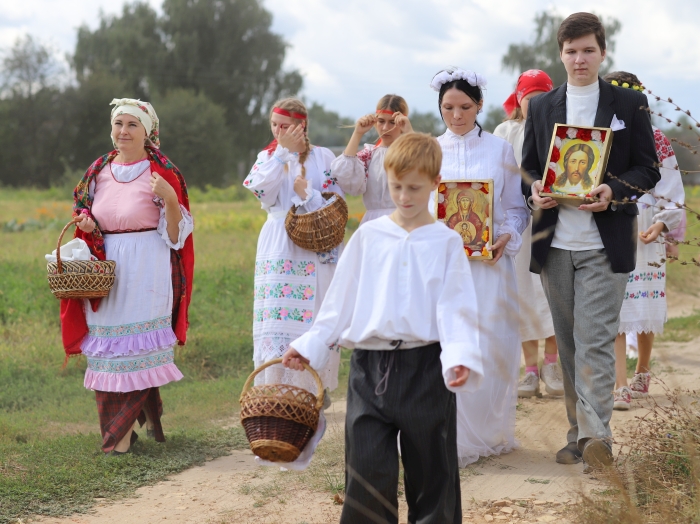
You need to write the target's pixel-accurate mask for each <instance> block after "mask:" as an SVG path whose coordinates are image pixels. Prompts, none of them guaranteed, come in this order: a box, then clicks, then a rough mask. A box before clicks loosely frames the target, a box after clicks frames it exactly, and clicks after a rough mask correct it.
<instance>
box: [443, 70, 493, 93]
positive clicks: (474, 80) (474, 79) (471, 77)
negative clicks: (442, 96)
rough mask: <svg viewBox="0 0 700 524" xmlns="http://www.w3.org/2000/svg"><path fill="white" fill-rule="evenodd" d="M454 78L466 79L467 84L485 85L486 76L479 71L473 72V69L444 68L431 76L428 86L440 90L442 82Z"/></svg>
mask: <svg viewBox="0 0 700 524" xmlns="http://www.w3.org/2000/svg"><path fill="white" fill-rule="evenodd" d="M455 80H466V81H467V83H469V85H472V86H475V87H477V86H478V87H486V78H484V76H482V75H480V74H479V73H475V72H474V71H468V70H465V69H460V68H456V69H445V70H444V71H440V72H439V73H438V74H437V75H435V76H434V77H433V81H432V82H430V87H432V88H433V89H434V90H435V91H438V92H440V88H441V87H442V85H443V84H447V83H448V82H454V81H455Z"/></svg>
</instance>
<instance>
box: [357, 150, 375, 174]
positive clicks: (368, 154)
mask: <svg viewBox="0 0 700 524" xmlns="http://www.w3.org/2000/svg"><path fill="white" fill-rule="evenodd" d="M374 149H375V148H374V147H365V148H364V149H363V150H362V151H360V152H359V153H357V159H358V160H359V161H360V162H362V165H364V166H365V176H366V177H368V176H369V163H370V162H371V161H372V153H374Z"/></svg>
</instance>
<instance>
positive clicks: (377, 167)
mask: <svg viewBox="0 0 700 524" xmlns="http://www.w3.org/2000/svg"><path fill="white" fill-rule="evenodd" d="M387 150H388V148H387V147H384V146H379V147H377V146H375V145H373V144H365V148H364V149H363V150H362V151H360V152H359V153H357V156H347V155H345V154H342V155H340V156H339V157H338V158H336V159H335V160H334V161H333V165H332V170H333V177H335V178H336V179H337V180H338V185H339V186H340V187H341V188H342V189H343V191H344V192H345V194H346V195H362V202H363V203H364V204H365V208H366V209H367V212H366V213H365V215H364V216H363V217H362V221H361V222H360V224H364V223H365V222H369V221H370V220H374V219H375V218H379V217H382V216H384V215H390V214H391V213H392V212H393V211H394V209H396V206H395V205H394V202H393V201H392V200H391V195H389V185H388V183H387V180H386V171H385V170H384V157H385V156H386V152H387Z"/></svg>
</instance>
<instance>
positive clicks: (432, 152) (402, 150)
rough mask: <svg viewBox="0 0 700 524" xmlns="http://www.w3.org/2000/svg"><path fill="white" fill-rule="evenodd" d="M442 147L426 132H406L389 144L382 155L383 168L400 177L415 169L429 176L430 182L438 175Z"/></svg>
mask: <svg viewBox="0 0 700 524" xmlns="http://www.w3.org/2000/svg"><path fill="white" fill-rule="evenodd" d="M441 166H442V149H440V144H438V141H437V140H435V139H434V138H433V137H432V136H430V135H428V134H426V133H407V134H405V135H401V136H400V137H399V138H397V139H396V141H395V142H394V143H393V144H391V147H390V148H389V151H387V153H386V156H385V157H384V170H385V171H387V172H389V170H391V171H392V172H393V173H394V176H395V177H396V178H398V179H401V178H402V177H403V176H404V175H405V174H406V173H408V172H409V171H411V170H413V169H416V170H418V172H419V173H421V174H423V175H425V176H427V177H428V178H430V181H431V182H434V181H435V179H436V178H437V177H438V176H439V175H440V167H441Z"/></svg>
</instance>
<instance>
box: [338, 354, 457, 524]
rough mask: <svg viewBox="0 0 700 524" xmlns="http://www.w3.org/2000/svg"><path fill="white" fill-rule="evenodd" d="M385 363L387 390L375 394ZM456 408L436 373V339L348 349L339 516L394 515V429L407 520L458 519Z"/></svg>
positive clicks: (356, 519) (350, 522)
mask: <svg viewBox="0 0 700 524" xmlns="http://www.w3.org/2000/svg"><path fill="white" fill-rule="evenodd" d="M387 365H388V366H389V375H388V377H387V378H388V380H387V384H386V386H387V387H386V391H385V392H384V393H383V394H381V395H377V394H376V392H375V389H376V388H377V386H378V385H380V391H381V388H382V385H381V384H380V383H381V382H382V379H383V378H384V377H385V375H386V370H387ZM456 409H457V408H456V400H455V395H454V393H451V392H450V391H448V390H447V388H446V387H445V383H444V380H443V378H442V365H441V363H440V345H439V344H431V345H430V346H424V347H420V348H415V349H399V350H396V351H369V350H361V349H356V350H355V351H353V353H352V358H351V360H350V378H349V384H348V406H347V415H346V420H345V503H344V504H343V513H342V515H341V517H340V522H341V523H344V524H363V523H391V524H394V523H396V522H398V497H397V490H398V482H399V456H398V448H397V445H396V438H397V437H396V436H397V434H398V433H399V431H400V432H401V435H400V444H401V460H402V462H403V466H404V488H405V492H406V501H407V502H408V522H409V523H411V524H433V523H434V524H450V523H460V522H462V506H461V497H460V489H459V468H458V466H457V422H456V417H457V411H456Z"/></svg>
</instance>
